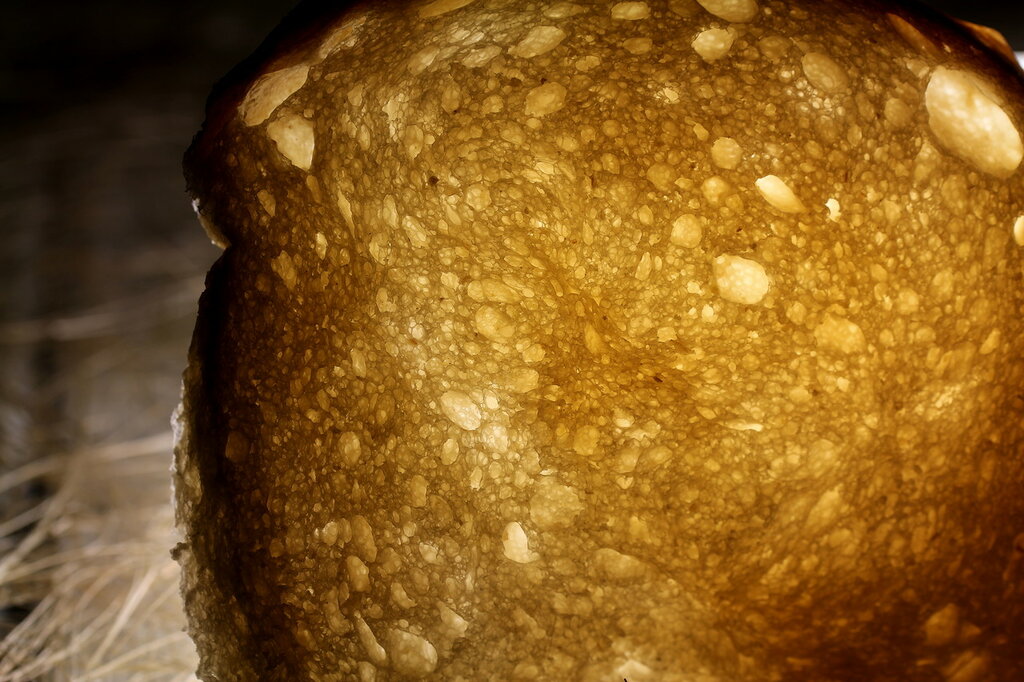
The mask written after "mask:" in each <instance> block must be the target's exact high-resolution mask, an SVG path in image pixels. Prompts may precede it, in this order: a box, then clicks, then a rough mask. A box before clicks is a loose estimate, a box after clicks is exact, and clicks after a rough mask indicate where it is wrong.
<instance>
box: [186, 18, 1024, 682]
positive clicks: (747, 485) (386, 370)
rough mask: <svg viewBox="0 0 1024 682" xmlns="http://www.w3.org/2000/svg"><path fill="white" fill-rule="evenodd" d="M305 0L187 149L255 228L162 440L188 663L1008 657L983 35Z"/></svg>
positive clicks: (213, 215)
mask: <svg viewBox="0 0 1024 682" xmlns="http://www.w3.org/2000/svg"><path fill="white" fill-rule="evenodd" d="M751 7H754V11H751ZM303 16H304V17H305V18H304V19H301V20H300V19H295V20H293V21H294V22H295V23H294V24H293V25H292V27H291V28H290V29H289V30H288V31H286V33H285V37H284V38H280V39H274V40H272V41H271V42H270V43H268V46H266V47H265V48H264V49H263V51H262V53H261V55H262V56H260V57H258V58H256V59H254V61H253V62H252V64H251V65H250V66H249V67H247V69H246V70H242V71H239V72H238V73H237V74H236V75H235V80H234V81H233V84H229V85H224V86H222V88H221V93H220V95H218V96H217V97H216V98H215V99H214V101H213V102H212V104H211V106H210V109H209V112H208V121H207V124H206V126H205V128H204V131H203V132H202V133H201V134H200V136H198V137H197V140H196V142H195V143H194V145H193V147H192V149H191V150H190V152H189V156H188V159H187V175H188V179H189V186H190V189H191V191H192V192H193V193H194V195H195V196H196V199H197V201H198V205H199V208H200V211H201V212H202V213H203V215H204V217H205V219H206V220H208V221H210V222H211V223H212V224H213V225H215V226H216V229H217V230H218V231H219V232H221V233H223V234H224V235H225V237H226V240H227V241H228V242H229V243H230V244H231V246H230V247H229V248H228V249H227V250H226V252H225V254H224V255H223V257H222V259H221V261H219V263H218V264H217V266H216V267H215V268H214V270H213V271H212V272H211V275H210V278H209V281H208V290H207V293H206V295H205V296H204V298H203V301H202V302H201V307H200V320H199V324H198V326H197V331H196V336H195V341H194V344H193V349H192V353H191V355H190V362H191V365H190V369H189V372H188V373H187V374H186V379H185V416H184V421H183V426H184V432H183V440H182V443H181V445H180V447H179V453H178V457H179V459H178V506H179V512H180V523H181V525H182V527H183V529H184V531H185V534H186V538H185V542H184V543H183V545H182V546H181V548H180V550H179V554H180V556H181V558H182V561H183V565H184V568H185V591H186V600H187V605H188V610H189V614H190V619H191V623H192V631H193V636H194V637H195V638H196V639H197V644H198V646H199V650H200V654H201V656H202V659H203V668H202V669H201V675H202V676H203V677H204V679H238V680H248V679H269V680H276V679H281V680H294V679H318V680H333V679H339V680H340V679H377V680H386V679H414V678H419V677H431V678H434V679H451V680H457V679H467V680H468V679H484V678H492V679H548V678H550V679H581V680H595V681H596V680H605V679H615V680H618V679H622V678H628V679H630V680H631V682H633V681H634V680H644V679H652V680H654V679H656V680H683V679H705V680H709V681H710V680H728V679H744V680H752V681H760V680H775V679H786V680H790V679H794V680H795V679H808V680H818V679H834V680H861V679H906V680H922V681H923V680H946V681H949V682H953V681H956V682H970V681H971V680H982V679H994V680H1012V679H1018V678H1019V676H1020V675H1021V674H1022V672H1024V662H1022V661H1021V658H1020V655H1019V652H1020V651H1022V650H1024V646H1022V644H1024V642H1022V637H1024V605H1022V601H1021V587H1022V585H1021V571H1022V570H1024V567H1022V566H1021V562H1022V553H1024V547H1017V546H1016V545H1015V542H1017V543H1018V544H1019V543H1020V536H1019V534H1020V533H1021V532H1022V531H1024V500H1022V499H1021V497H1020V495H1019V490H1020V486H1021V484H1022V483H1024V463H1022V461H1021V457H1020V453H1021V452H1022V447H1024V426H1022V423H1021V420H1020V417H1019V415H1020V413H1021V409H1022V408H1024V403H1022V398H1021V396H1020V394H1019V387H1020V385H1021V383H1022V381H1024V363H1022V361H1021V359H1020V357H1019V355H1020V354H1019V349H1020V346H1021V342H1022V339H1024V336H1022V335H1024V326H1022V322H1021V315H1020V313H1021V311H1022V310H1024V289H1022V283H1024V282H1022V279H1024V278H1022V262H1024V261H1022V255H1021V254H1022V246H1024V198H1022V196H1021V194H1022V193H1021V191H1020V190H1021V177H1022V171H1021V170H1020V165H1021V160H1022V157H1024V148H1022V146H1021V137H1020V131H1021V130H1022V129H1024V105H1022V102H1024V80H1022V79H1021V77H1020V74H1019V70H1014V69H1012V68H1011V67H1010V66H1009V65H1008V64H1007V63H1006V62H1005V60H1003V59H1002V58H1000V57H998V56H997V55H996V52H997V48H994V47H992V46H989V45H986V44H983V43H980V42H978V41H977V40H975V39H974V37H972V35H971V32H970V31H969V30H968V29H966V28H964V27H962V26H960V25H958V24H956V23H954V22H953V21H951V20H948V19H946V18H944V17H942V16H940V15H938V14H936V13H934V12H930V11H927V10H924V9H923V8H921V7H920V6H918V5H916V4H910V3H898V4H897V3H884V4H883V3H877V2H856V3H855V2H835V1H830V2H810V1H806V2H804V1H792V2H759V3H753V2H751V0H741V1H738V2H731V3H722V2H721V1H720V0H719V1H716V0H703V1H702V2H700V3H698V2H696V1H695V0H672V1H671V2H668V1H666V2H655V1H654V0H651V1H650V2H646V3H645V2H624V3H617V2H611V3H587V2H576V3H569V2H552V3H548V4H544V5H532V4H527V3H519V2H488V1H487V0H476V1H475V2H473V1H472V0H471V1H469V2H466V1H465V0H432V1H431V2H423V3H409V4H407V5H406V4H401V3H393V4H370V3H367V4H364V5H359V6H351V7H347V8H346V9H344V10H343V11H338V10H331V9H330V8H327V9H326V10H323V11H322V12H313V11H310V12H308V13H307V14H306V15H303Z"/></svg>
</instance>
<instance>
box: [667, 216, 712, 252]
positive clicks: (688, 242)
mask: <svg viewBox="0 0 1024 682" xmlns="http://www.w3.org/2000/svg"><path fill="white" fill-rule="evenodd" d="M703 235H704V227H703V225H702V224H701V220H700V218H698V217H697V216H695V215H693V214H692V213H687V214H685V215H681V216H679V217H678V218H676V219H675V220H674V221H673V222H672V233H671V235H670V236H669V241H670V242H672V243H673V244H675V245H676V246H682V247H683V248H686V249H694V248H697V246H699V245H700V240H701V238H702V237H703Z"/></svg>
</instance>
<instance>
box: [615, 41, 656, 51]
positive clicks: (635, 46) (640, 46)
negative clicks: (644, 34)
mask: <svg viewBox="0 0 1024 682" xmlns="http://www.w3.org/2000/svg"><path fill="white" fill-rule="evenodd" d="M622 47H623V49H625V50H626V52H628V53H630V54H647V53H648V52H650V51H651V48H652V47H654V41H652V40H651V39H650V38H627V39H626V40H623V41H622Z"/></svg>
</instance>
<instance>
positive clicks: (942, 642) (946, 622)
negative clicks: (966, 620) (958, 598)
mask: <svg viewBox="0 0 1024 682" xmlns="http://www.w3.org/2000/svg"><path fill="white" fill-rule="evenodd" d="M924 633H925V641H926V643H927V644H928V645H929V646H946V645H947V644H950V643H952V642H953V640H955V639H956V637H957V635H958V634H959V633H960V608H959V607H958V606H957V605H956V604H946V605H945V606H944V607H942V608H941V609H939V610H938V611H936V612H935V613H933V614H932V615H931V616H929V617H928V620H927V621H925V624H924Z"/></svg>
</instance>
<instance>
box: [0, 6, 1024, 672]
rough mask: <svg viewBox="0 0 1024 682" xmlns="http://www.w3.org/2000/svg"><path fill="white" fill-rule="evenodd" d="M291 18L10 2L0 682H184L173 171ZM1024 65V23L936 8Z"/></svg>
mask: <svg viewBox="0 0 1024 682" xmlns="http://www.w3.org/2000/svg"><path fill="white" fill-rule="evenodd" d="M294 4H295V3H294V2H292V1H290V0H208V1H206V2H202V1H200V0H182V1H179V2H175V3H161V2H129V1H128V0H96V1H94V2H86V3H82V2H72V1H63V2H60V1H56V2H48V3H28V2H14V3H6V4H5V12H4V19H3V21H2V22H0V97H2V102H0V144H2V147H0V149H2V154H0V682H28V681H30V680H191V679H194V678H193V677H192V670H193V667H194V663H195V661H194V650H193V648H192V646H191V643H190V642H189V641H188V639H187V637H186V636H185V635H184V633H183V632H182V628H183V627H184V618H183V616H182V615H181V608H180V603H179V600H178V596H177V572H176V565H175V564H174V563H173V562H172V561H171V559H170V556H169V551H170V549H171V547H173V545H174V542H175V539H174V535H173V528H172V524H173V516H172V513H171V509H170V506H169V501H170V490H169V482H170V478H169V468H170V464H171V455H170V449H171V443H172V434H171V427H170V416H171V413H172V411H173V410H174V409H175V407H176V404H177V401H178V397H179V389H180V374H181V371H182V369H183V367H184V364H185V360H186V352H187V348H188V342H189V336H190V334H191V328H192V322H193V317H194V315H195V310H196V300H197V298H198V296H199V293H200V292H201V290H202V283H203V275H204V273H205V271H206V269H207V268H208V267H209V265H210V263H211V262H212V261H213V260H214V259H215V258H216V257H217V254H218V252H217V250H216V249H215V248H214V247H213V246H212V245H211V244H210V243H209V241H208V240H207V239H206V237H205V236H204V234H203V232H202V230H201V229H200V227H199V225H198V223H197V222H196V220H195V219H194V217H193V215H192V210H191V206H190V201H189V198H188V197H187V196H186V195H185V191H184V183H183V181H182V179H181V170H180V166H181V163H180V162H181V156H182V153H183V152H184V150H185V148H186V147H187V146H188V143H189V141H190V139H191V137H192V135H193V134H194V133H195V132H196V131H197V130H198V129H199V126H200V124H201V122H202V113H203V102H204V100H205V97H206V95H207V93H208V91H209V89H210V87H211V86H212V84H213V83H214V82H215V81H216V80H217V79H218V78H220V77H221V76H222V75H223V74H225V73H226V72H227V71H228V69H230V68H231V67H232V66H233V65H234V64H235V63H237V62H238V61H239V60H241V59H242V58H243V57H245V56H246V55H247V54H248V53H249V52H251V51H252V50H253V49H254V48H255V47H256V46H257V45H258V44H259V42H260V40H261V39H262V38H263V36H265V35H266V34H267V33H268V32H269V31H270V30H271V28H272V27H273V26H274V25H276V23H277V22H278V21H279V20H280V18H281V17H282V16H283V15H284V14H285V13H287V12H288V11H289V9H291V7H292V6H294ZM930 4H932V5H933V6H935V7H937V8H940V9H943V10H945V11H948V12H950V13H952V14H954V15H956V16H959V17H961V18H964V19H968V20H971V21H974V22H976V23H981V24H986V25H988V26H992V27H995V28H999V29H1000V30H1002V31H1003V32H1004V34H1005V35H1006V36H1007V38H1008V39H1009V40H1010V42H1011V43H1012V44H1013V45H1014V47H1015V49H1017V50H1018V51H1020V50H1024V3H1021V2H1019V1H1017V0H1014V1H1013V2H953V1H942V2H940V1H938V0H936V1H935V2H932V3H930Z"/></svg>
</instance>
